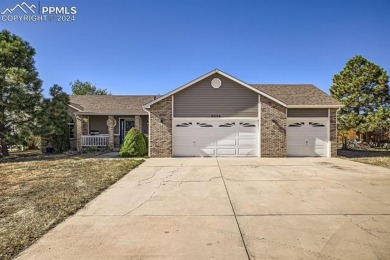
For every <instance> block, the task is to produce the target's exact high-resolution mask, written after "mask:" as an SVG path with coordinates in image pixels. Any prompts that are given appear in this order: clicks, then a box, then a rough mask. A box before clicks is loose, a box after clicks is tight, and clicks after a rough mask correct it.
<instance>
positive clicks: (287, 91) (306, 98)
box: [251, 84, 342, 108]
mask: <svg viewBox="0 0 390 260" xmlns="http://www.w3.org/2000/svg"><path fill="white" fill-rule="evenodd" d="M251 86H252V87H254V88H256V89H257V90H259V91H261V92H264V93H267V94H268V95H270V96H272V97H274V98H276V99H278V100H280V101H282V102H283V103H285V104H286V105H287V107H289V108H293V107H313V108H314V107H324V108H329V107H341V106H342V105H341V104H340V103H339V102H338V101H337V100H335V99H334V98H332V97H331V96H329V95H328V94H326V93H325V92H323V91H322V90H320V89H319V88H317V87H316V86H314V85H311V84H251Z"/></svg>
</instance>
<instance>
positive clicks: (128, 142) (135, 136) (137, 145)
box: [119, 128, 148, 157]
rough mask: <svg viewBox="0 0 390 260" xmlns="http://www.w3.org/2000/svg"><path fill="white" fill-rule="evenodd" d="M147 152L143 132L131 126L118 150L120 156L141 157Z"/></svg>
mask: <svg viewBox="0 0 390 260" xmlns="http://www.w3.org/2000/svg"><path fill="white" fill-rule="evenodd" d="M147 153H148V149H147V146H146V143H145V138H144V136H143V134H142V133H141V132H140V131H138V130H137V129H135V128H132V129H131V130H130V131H129V132H128V133H127V135H126V137H125V140H124V142H123V144H122V146H121V149H120V151H119V156H121V157H142V156H145V155H146V154H147Z"/></svg>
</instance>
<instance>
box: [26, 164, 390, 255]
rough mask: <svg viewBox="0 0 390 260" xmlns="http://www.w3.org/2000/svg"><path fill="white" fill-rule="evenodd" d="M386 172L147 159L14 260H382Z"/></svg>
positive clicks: (389, 189)
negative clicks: (148, 259)
mask: <svg viewBox="0 0 390 260" xmlns="http://www.w3.org/2000/svg"><path fill="white" fill-rule="evenodd" d="M389 257H390V170H388V169H385V168H380V167H374V166H369V165H364V164H359V163H354V162H350V161H346V160H341V159H257V158H246V159H238V158H219V159H215V158H205V159H202V158H191V159H179V158H178V159H148V160H147V161H146V162H145V163H144V164H142V165H141V166H140V167H139V168H137V169H135V170H134V171H132V172H130V173H129V174H128V175H126V176H125V177H124V178H123V179H121V180H120V181H119V182H117V183H116V184H114V185H113V186H112V187H110V188H109V189H108V190H107V191H105V192H103V193H102V194H101V195H100V196H99V197H97V198H96V199H95V200H93V201H92V202H91V203H89V204H88V205H87V206H86V207H85V208H83V209H82V210H80V211H79V212H78V213H77V214H76V215H74V216H72V217H70V218H68V219H67V220H66V221H65V222H63V223H62V224H60V225H58V226H57V227H56V228H54V229H53V230H52V231H50V232H49V233H48V234H46V235H45V236H44V237H43V238H41V239H40V240H39V241H38V242H37V243H36V244H34V245H33V246H31V247H30V248H29V249H27V250H26V251H24V252H23V253H22V254H21V255H20V256H19V259H143V258H159V259H160V258H163V259H172V258H175V259H210V258H214V259H313V258H315V259H338V258H341V259H388V258H389Z"/></svg>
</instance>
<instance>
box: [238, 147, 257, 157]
mask: <svg viewBox="0 0 390 260" xmlns="http://www.w3.org/2000/svg"><path fill="white" fill-rule="evenodd" d="M238 155H242V156H256V155H257V150H256V148H252V149H251V148H238Z"/></svg>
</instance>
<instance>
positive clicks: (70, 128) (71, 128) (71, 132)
mask: <svg viewBox="0 0 390 260" xmlns="http://www.w3.org/2000/svg"><path fill="white" fill-rule="evenodd" d="M68 127H69V138H70V139H74V121H73V119H71V120H70V121H69V123H68Z"/></svg>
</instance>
